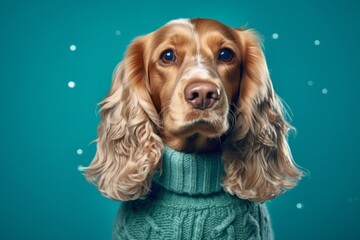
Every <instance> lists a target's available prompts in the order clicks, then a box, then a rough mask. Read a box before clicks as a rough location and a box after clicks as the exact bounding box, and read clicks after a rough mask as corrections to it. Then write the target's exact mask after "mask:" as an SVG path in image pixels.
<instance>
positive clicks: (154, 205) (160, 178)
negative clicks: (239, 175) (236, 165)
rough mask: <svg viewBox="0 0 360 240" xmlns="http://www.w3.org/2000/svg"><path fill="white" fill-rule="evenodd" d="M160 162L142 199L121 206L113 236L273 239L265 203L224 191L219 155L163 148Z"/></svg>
mask: <svg viewBox="0 0 360 240" xmlns="http://www.w3.org/2000/svg"><path fill="white" fill-rule="evenodd" d="M162 164H163V168H162V173H161V175H157V176H155V177H154V181H153V186H152V189H151V193H150V194H149V196H148V197H147V198H146V199H144V200H135V201H129V202H124V203H122V204H121V205H120V209H119V212H118V214H117V217H116V220H115V224H114V228H113V240H118V239H131V240H142V239H156V240H160V239H171V240H180V239H189V240H197V239H206V240H207V239H234V240H235V239H244V240H245V239H246V240H250V239H251V240H255V239H273V235H272V230H271V226H270V219H269V215H268V213H267V209H266V206H265V205H264V204H259V203H254V202H250V201H247V200H242V199H239V198H238V197H235V196H232V195H230V194H228V193H226V192H224V191H223V189H222V187H221V176H222V174H223V168H222V163H221V153H215V154H214V153H213V154H185V153H181V152H176V151H174V150H172V149H170V148H167V147H166V148H165V151H164V154H163V158H162Z"/></svg>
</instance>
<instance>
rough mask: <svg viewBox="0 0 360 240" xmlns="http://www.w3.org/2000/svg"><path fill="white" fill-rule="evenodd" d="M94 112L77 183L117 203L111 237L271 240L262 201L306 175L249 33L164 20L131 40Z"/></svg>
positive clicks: (262, 59) (191, 21)
mask: <svg viewBox="0 0 360 240" xmlns="http://www.w3.org/2000/svg"><path fill="white" fill-rule="evenodd" d="M100 106H101V110H100V113H101V122H100V124H99V127H98V139H97V152H96V155H95V157H94V159H93V161H92V162H91V164H90V166H88V167H87V168H85V176H86V178H87V179H88V181H90V182H91V183H93V184H95V185H96V186H97V188H98V189H99V190H100V192H101V193H102V194H103V195H104V196H106V197H108V198H110V199H114V200H118V201H122V202H123V203H122V204H121V206H120V210H119V214H118V217H117V219H116V220H115V225H114V230H113V239H272V236H273V235H272V231H271V224H270V220H269V216H268V214H267V211H266V207H265V205H264V204H261V203H263V202H265V201H266V200H269V199H272V198H274V197H276V196H278V195H279V194H282V193H283V192H284V191H285V190H287V189H291V188H292V187H294V186H295V185H296V184H297V182H298V181H299V179H300V178H301V175H302V173H301V170H300V168H299V167H298V166H297V165H296V163H295V162H294V160H293V158H292V154H291V151H290V148H289V145H288V142H287V138H286V137H287V134H288V131H289V130H291V129H292V126H291V125H290V124H289V123H288V122H287V121H286V119H285V110H284V108H283V105H282V103H281V100H280V98H279V97H278V96H277V94H276V93H275V92H274V89H273V86H272V82H271V79H270V76H269V71H268V68H267V64H266V60H265V56H264V53H263V51H262V45H261V42H260V41H259V37H258V35H257V33H256V32H255V31H254V30H252V29H246V28H239V29H235V28H231V27H228V26H226V25H224V24H222V23H220V22H218V21H216V20H212V19H200V18H197V19H178V20H172V21H170V22H168V23H167V24H165V25H164V26H163V27H161V28H159V29H158V30H156V31H154V32H151V33H149V34H147V35H144V36H140V37H138V38H136V39H135V40H133V41H132V43H131V44H130V45H129V47H128V49H127V52H126V54H125V57H124V59H123V61H122V62H121V63H120V64H119V65H118V67H117V68H116V70H115V72H114V76H113V81H112V86H111V89H110V91H109V93H108V95H107V96H106V97H105V98H104V100H103V101H102V102H101V103H100ZM214 158H215V160H214ZM194 159H195V160H194ZM206 159H213V160H206ZM183 161H185V162H184V163H183ZM186 161H188V162H186ZM178 163H179V164H183V165H181V166H180V167H179V166H177V165H176V166H174V164H178ZM189 164H190V167H189V166H188V165H189ZM209 164H210V165H209ZM165 165H166V166H165ZM175 169H178V170H175ZM205 169H207V170H205ZM209 169H210V170H209ZM214 169H216V170H214ZM206 171H207V172H208V173H203V172H206ZM200 175H201V177H199V176H200ZM202 175H206V176H202ZM164 179H165V180H164ZM210 182H211V185H210ZM174 184H175V185H176V186H173V185H174ZM170 185H171V186H170ZM199 186H200V187H199ZM214 186H215V187H214ZM198 187H199V188H198ZM185 188H186V189H185ZM197 188H198V189H197ZM200 188H202V189H200ZM194 189H195V190H194ZM220 196H221V197H220ZM220 198H221V199H222V200H219V199H220ZM169 199H172V200H169ZM194 199H195V200H194ZM214 199H218V200H214ZM224 199H226V200H224ZM212 201H213V202H212ZM217 201H220V202H221V201H222V202H221V204H220V205H221V206H220V205H219V204H218V202H217ZM190 203H191V204H190ZM225 208H226V209H225ZM179 209H180V210H179ZM213 213H214V214H215V215H212V214H213ZM216 214H217V215H216Z"/></svg>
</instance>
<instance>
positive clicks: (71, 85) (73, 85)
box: [68, 81, 76, 88]
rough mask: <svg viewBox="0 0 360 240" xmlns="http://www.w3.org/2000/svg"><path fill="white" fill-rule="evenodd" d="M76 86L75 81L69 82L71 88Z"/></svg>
mask: <svg viewBox="0 0 360 240" xmlns="http://www.w3.org/2000/svg"><path fill="white" fill-rule="evenodd" d="M75 86H76V83H75V82H73V81H70V82H68V87H69V88H74V87H75Z"/></svg>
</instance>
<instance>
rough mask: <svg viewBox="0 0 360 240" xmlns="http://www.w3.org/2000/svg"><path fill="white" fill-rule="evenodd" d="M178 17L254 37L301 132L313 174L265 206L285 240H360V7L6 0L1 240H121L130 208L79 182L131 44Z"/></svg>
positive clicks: (0, 99) (306, 1)
mask: <svg viewBox="0 0 360 240" xmlns="http://www.w3.org/2000/svg"><path fill="white" fill-rule="evenodd" d="M180 17H181V18H184V17H185V18H188V17H207V18H214V19H217V20H219V21H222V22H223V23H225V24H227V25H230V26H232V27H240V26H242V25H244V24H248V27H249V28H255V29H257V30H258V31H259V32H260V33H261V34H262V36H263V38H264V47H265V54H266V56H267V60H268V66H269V69H270V72H271V76H272V80H273V83H274V87H275V90H276V91H277V92H278V94H279V95H280V96H281V97H282V98H283V99H284V100H285V101H286V103H287V104H288V105H289V106H290V108H291V111H292V119H293V120H292V124H293V125H294V126H295V127H296V128H297V134H293V135H292V136H290V138H289V140H290V144H291V147H292V150H293V155H294V158H295V160H296V161H297V163H298V164H299V165H301V166H302V167H304V168H305V169H307V171H308V172H309V175H308V176H307V177H305V178H304V179H303V180H302V181H301V182H300V183H299V185H298V186H297V187H296V188H295V189H294V190H291V191H289V192H287V193H285V194H284V195H282V196H280V197H278V198H276V199H274V200H272V201H271V202H269V203H268V206H269V210H270V213H271V216H272V222H273V227H274V230H275V234H276V237H277V239H279V240H284V239H286V240H287V239H311V240H312V239H360V220H359V215H360V180H359V169H360V154H359V134H360V127H359V124H360V114H359V113H360V111H359V89H360V83H359V82H360V77H359V69H360V64H359V63H360V61H359V56H360V44H359V43H360V4H359V2H356V1H355V0H354V1H350V0H343V1H310V0H302V1H259V0H251V1H250V0H246V1H235V0H233V1H225V0H221V1H194V0H184V1H101V3H100V1H70V0H63V1H39V0H33V1H20V0H14V1H5V0H2V1H1V3H0V32H1V37H0V70H1V71H0V104H1V118H0V123H1V124H0V141H1V145H0V161H1V166H0V177H1V181H0V193H1V195H0V239H55V240H56V239H109V238H110V235H111V228H112V224H113V219H114V217H115V214H116V211H117V208H118V205H119V204H118V203H117V202H114V201H111V200H108V199H106V198H104V197H102V196H101V195H100V194H99V192H98V191H97V190H96V189H95V188H94V187H93V186H91V185H90V184H88V183H87V182H86V181H85V179H84V178H83V176H82V175H81V174H80V173H79V171H78V169H77V168H78V166H79V165H83V166H87V165H88V164H89V163H90V161H91V160H92V157H93V155H94V153H95V144H90V143H91V141H92V140H94V139H95V138H96V128H97V124H98V122H99V115H98V114H97V109H96V104H97V103H98V102H99V101H101V99H102V98H103V97H104V96H105V95H106V93H107V91H108V90H109V87H110V83H111V75H112V71H113V69H114V68H115V66H116V64H117V63H118V62H119V61H120V60H121V59H122V57H123V54H124V51H125V49H126V46H127V45H128V44H129V43H130V41H131V40H132V39H133V38H134V37H136V36H138V35H141V34H146V33H148V32H150V31H153V30H155V29H157V28H158V27H160V26H161V25H163V24H165V23H166V22H168V21H169V20H171V19H175V18H180ZM273 33H277V34H278V36H279V38H278V39H273V38H272V35H273ZM315 40H319V41H320V44H319V45H315V44H314V41H315ZM72 44H74V45H76V47H77V49H76V51H70V45H72ZM69 81H74V82H75V83H76V87H75V88H69V87H68V82H69ZM324 93H325V94H324ZM78 149H82V151H83V153H82V154H78V153H77V150H78Z"/></svg>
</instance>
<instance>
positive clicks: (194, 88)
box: [184, 82, 220, 110]
mask: <svg viewBox="0 0 360 240" xmlns="http://www.w3.org/2000/svg"><path fill="white" fill-rule="evenodd" d="M184 94H185V99H186V101H188V102H189V103H190V104H191V105H193V107H194V108H196V109H201V110H204V109H207V108H211V107H212V106H213V105H214V103H215V102H216V101H217V100H219V98H220V88H218V87H217V86H216V85H215V84H213V83H209V82H203V83H191V84H189V85H188V86H186V88H185V91H184Z"/></svg>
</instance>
